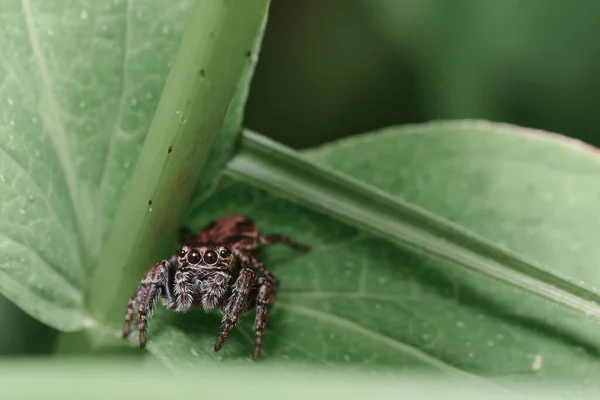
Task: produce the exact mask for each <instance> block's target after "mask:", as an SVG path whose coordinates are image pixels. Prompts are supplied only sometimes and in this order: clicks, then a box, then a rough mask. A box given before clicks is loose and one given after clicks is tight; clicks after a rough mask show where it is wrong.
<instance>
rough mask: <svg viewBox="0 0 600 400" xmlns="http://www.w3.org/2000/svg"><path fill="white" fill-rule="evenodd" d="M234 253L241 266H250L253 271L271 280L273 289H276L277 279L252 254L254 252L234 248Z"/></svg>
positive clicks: (277, 285) (277, 286)
mask: <svg viewBox="0 0 600 400" xmlns="http://www.w3.org/2000/svg"><path fill="white" fill-rule="evenodd" d="M234 255H235V256H236V257H237V259H238V260H240V263H241V264H242V268H252V269H254V270H255V271H258V272H259V273H260V274H261V275H262V276H264V277H265V278H266V279H267V280H268V281H269V282H271V285H272V286H273V289H274V290H275V291H277V289H278V288H279V280H278V279H277V278H275V275H273V274H272V273H271V271H269V270H268V269H267V267H265V266H264V264H263V263H262V262H261V261H260V260H259V259H258V258H256V257H255V256H254V254H252V253H251V252H249V251H240V250H234Z"/></svg>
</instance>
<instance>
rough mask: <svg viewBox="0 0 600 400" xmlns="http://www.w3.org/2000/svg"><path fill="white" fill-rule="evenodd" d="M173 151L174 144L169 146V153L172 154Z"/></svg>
mask: <svg viewBox="0 0 600 400" xmlns="http://www.w3.org/2000/svg"><path fill="white" fill-rule="evenodd" d="M172 151H173V146H169V149H168V150H167V153H168V154H171V152H172Z"/></svg>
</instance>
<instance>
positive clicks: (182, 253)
mask: <svg viewBox="0 0 600 400" xmlns="http://www.w3.org/2000/svg"><path fill="white" fill-rule="evenodd" d="M185 254H186V251H185V249H179V257H181V258H183V257H185Z"/></svg>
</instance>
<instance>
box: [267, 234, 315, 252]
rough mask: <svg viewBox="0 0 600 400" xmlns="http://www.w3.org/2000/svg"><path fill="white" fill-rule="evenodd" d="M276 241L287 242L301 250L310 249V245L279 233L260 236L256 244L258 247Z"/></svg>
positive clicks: (286, 243)
mask: <svg viewBox="0 0 600 400" xmlns="http://www.w3.org/2000/svg"><path fill="white" fill-rule="evenodd" d="M276 243H283V244H285V245H287V246H289V247H291V248H293V249H296V250H299V251H308V250H310V247H308V246H307V245H304V244H301V243H298V242H295V241H293V240H292V239H290V238H289V237H288V236H285V235H278V234H273V235H265V236H259V237H258V242H257V243H256V246H257V247H258V246H264V245H269V244H276Z"/></svg>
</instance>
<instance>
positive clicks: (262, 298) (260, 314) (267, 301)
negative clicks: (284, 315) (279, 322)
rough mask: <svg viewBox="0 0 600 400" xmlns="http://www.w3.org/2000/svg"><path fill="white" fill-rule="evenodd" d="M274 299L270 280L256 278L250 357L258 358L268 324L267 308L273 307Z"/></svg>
mask: <svg viewBox="0 0 600 400" xmlns="http://www.w3.org/2000/svg"><path fill="white" fill-rule="evenodd" d="M274 301H275V290H274V288H273V286H272V285H271V282H269V281H268V280H266V279H265V278H259V279H258V295H257V298H256V319H255V321H254V330H255V332H256V333H255V338H254V354H253V355H252V358H253V359H254V360H258V356H259V355H260V349H261V347H262V342H263V336H264V335H265V329H266V328H267V326H268V324H269V309H270V308H271V307H273V302H274Z"/></svg>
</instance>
